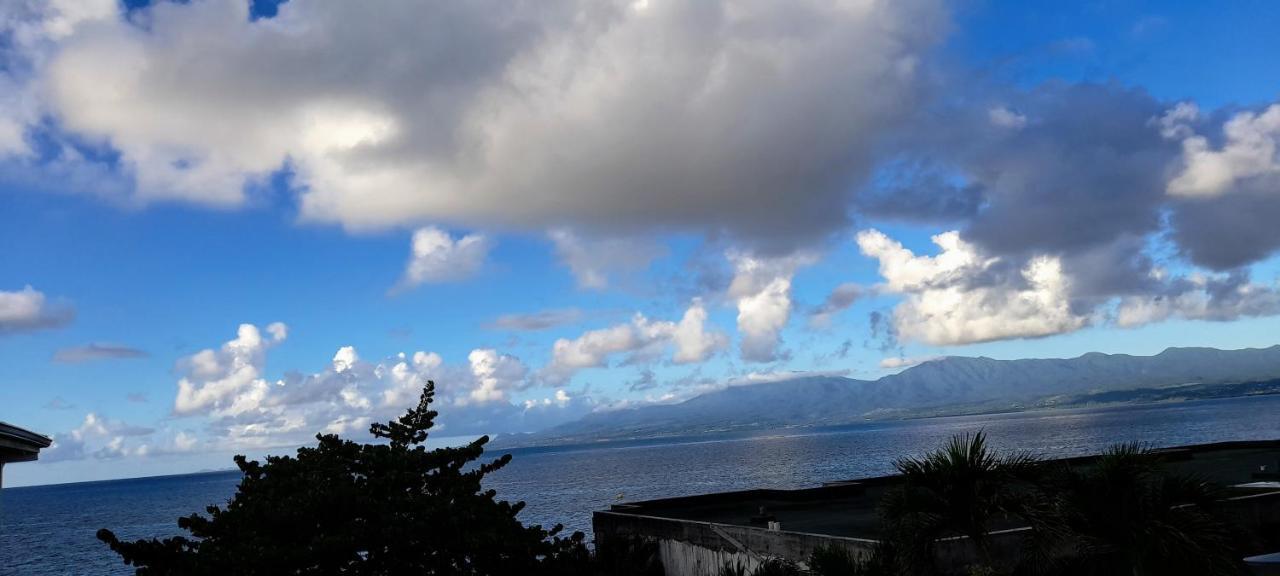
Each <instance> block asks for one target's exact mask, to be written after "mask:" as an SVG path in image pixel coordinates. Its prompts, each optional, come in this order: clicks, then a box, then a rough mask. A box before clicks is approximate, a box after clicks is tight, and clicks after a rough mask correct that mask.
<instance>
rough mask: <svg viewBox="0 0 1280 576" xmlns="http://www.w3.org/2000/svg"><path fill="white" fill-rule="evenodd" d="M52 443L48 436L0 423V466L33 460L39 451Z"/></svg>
mask: <svg viewBox="0 0 1280 576" xmlns="http://www.w3.org/2000/svg"><path fill="white" fill-rule="evenodd" d="M52 443H53V440H50V439H49V437H48V436H41V435H40V434H36V433H35V432H32V431H30V430H25V429H22V428H19V427H17V426H14V425H11V424H7V423H5V422H0V464H2V463H4V462H29V461H31V460H35V459H36V455H38V454H39V453H40V450H41V449H44V448H48V447H49V445H50V444H52Z"/></svg>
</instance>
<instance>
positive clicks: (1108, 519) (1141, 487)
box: [1056, 444, 1247, 576]
mask: <svg viewBox="0 0 1280 576" xmlns="http://www.w3.org/2000/svg"><path fill="white" fill-rule="evenodd" d="M1057 484H1058V490H1056V493H1057V494H1059V495H1060V498H1061V500H1060V501H1059V502H1057V511H1058V514H1059V516H1060V518H1061V520H1062V522H1063V523H1064V524H1065V525H1066V526H1067V527H1068V528H1069V533H1070V535H1071V538H1070V545H1071V554H1070V556H1069V557H1068V560H1067V562H1066V566H1064V567H1063V573H1064V574H1081V575H1096V576H1106V575H1112V574H1116V575H1119V574H1124V575H1133V576H1143V575H1157V574H1160V575H1179V574H1186V575H1193V574H1194V575H1203V576H1215V575H1226V574H1241V573H1242V571H1243V566H1242V565H1241V561H1240V558H1241V557H1242V556H1243V554H1242V553H1241V551H1240V550H1239V547H1240V544H1241V543H1242V542H1245V541H1247V538H1246V537H1245V535H1242V534H1241V533H1240V532H1239V531H1238V530H1236V529H1235V528H1234V527H1233V526H1232V524H1231V522H1230V521H1228V520H1227V519H1226V518H1225V517H1223V516H1222V515H1221V514H1220V513H1219V511H1218V509H1217V504H1216V503H1217V501H1218V500H1220V498H1219V494H1218V492H1217V490H1216V489H1215V488H1214V487H1213V486H1212V485H1211V484H1209V483H1208V482H1205V481H1203V480H1201V479H1199V478H1196V477H1193V476H1188V475H1180V474H1170V473H1165V472H1162V471H1161V469H1160V468H1159V466H1158V462H1157V461H1156V459H1155V457H1154V456H1153V455H1152V454H1151V452H1150V451H1148V450H1145V449H1143V448H1142V447H1140V446H1138V445H1136V444H1123V445H1119V446H1115V447H1112V448H1111V449H1110V450H1108V451H1107V452H1106V453H1104V454H1103V455H1102V456H1101V457H1100V458H1099V459H1098V460H1097V461H1096V462H1094V463H1092V464H1090V465H1087V466H1084V467H1081V468H1072V469H1067V470H1065V471H1064V472H1063V474H1062V475H1061V476H1060V478H1059V479H1058V481H1057Z"/></svg>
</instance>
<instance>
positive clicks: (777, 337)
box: [728, 252, 817, 362]
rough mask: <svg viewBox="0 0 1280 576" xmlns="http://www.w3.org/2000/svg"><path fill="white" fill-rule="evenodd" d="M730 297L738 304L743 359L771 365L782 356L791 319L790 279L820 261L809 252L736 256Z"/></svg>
mask: <svg viewBox="0 0 1280 576" xmlns="http://www.w3.org/2000/svg"><path fill="white" fill-rule="evenodd" d="M728 257H729V260H730V261H731V262H732V263H733V266H734V276H733V281H732V282H731V283H730V284H729V297H730V298H733V299H735V300H736V301H737V306H738V334H739V335H740V337H741V339H742V340H741V351H742V359H743V360H747V361H750V362H770V361H773V360H776V359H778V358H779V357H780V355H781V348H782V329H783V328H785V327H786V325H787V321H788V320H789V319H790V318H791V278H792V276H794V275H795V272H796V270H798V269H799V268H801V267H804V266H808V265H810V264H812V263H813V262H815V261H816V260H817V258H816V256H814V255H813V254H810V253H807V252H797V253H795V254H791V255H788V256H779V257H759V256H753V255H750V254H744V253H737V252H733V253H730V254H729V255H728Z"/></svg>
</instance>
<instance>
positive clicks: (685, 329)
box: [671, 299, 729, 364]
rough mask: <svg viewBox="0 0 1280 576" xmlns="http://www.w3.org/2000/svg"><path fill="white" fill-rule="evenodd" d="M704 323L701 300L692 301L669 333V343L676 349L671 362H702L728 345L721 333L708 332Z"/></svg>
mask: <svg viewBox="0 0 1280 576" xmlns="http://www.w3.org/2000/svg"><path fill="white" fill-rule="evenodd" d="M706 323H707V309H706V308H705V307H704V306H703V305H702V300H699V299H694V301H693V303H692V304H691V305H690V306H689V309H688V310H685V312H684V316H683V317H682V318H680V322H679V323H678V324H676V326H675V329H674V330H673V331H672V333H671V341H672V342H673V343H674V344H675V349H676V350H675V354H673V355H672V357H671V360H672V361H673V362H675V363H676V364H688V363H693V362H703V361H706V360H707V359H708V358H710V357H711V355H712V354H714V353H716V352H717V351H719V350H721V349H723V348H724V347H725V346H727V345H728V343H729V338H728V337H727V336H725V335H724V333H722V332H718V331H715V330H708V329H707V327H706Z"/></svg>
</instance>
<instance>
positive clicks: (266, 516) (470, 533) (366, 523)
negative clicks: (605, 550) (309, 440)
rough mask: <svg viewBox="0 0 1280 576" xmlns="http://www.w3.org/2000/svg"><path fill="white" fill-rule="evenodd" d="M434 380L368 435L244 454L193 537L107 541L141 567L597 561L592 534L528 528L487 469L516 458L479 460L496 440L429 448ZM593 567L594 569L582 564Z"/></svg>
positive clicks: (511, 568)
mask: <svg viewBox="0 0 1280 576" xmlns="http://www.w3.org/2000/svg"><path fill="white" fill-rule="evenodd" d="M434 393H435V384H434V383H433V382H428V383H427V384H426V386H425V387H424V389H423V392H422V396H421V399H420V400H419V402H418V405H417V407H415V408H413V409H412V410H409V411H408V412H407V413H406V414H405V415H404V416H402V417H400V418H399V419H398V420H396V421H391V422H387V423H377V424H374V425H373V426H372V427H371V428H370V432H371V433H372V434H373V435H374V436H375V437H377V438H378V439H380V440H381V441H379V442H376V443H371V444H358V443H355V442H352V441H350V440H343V439H340V438H338V437H337V436H336V435H317V436H316V439H317V440H318V442H319V443H318V444H317V445H316V446H314V447H305V448H300V449H299V450H298V451H297V456H296V457H295V456H271V457H268V458H267V459H266V462H265V463H259V462H257V461H249V460H247V459H246V458H245V457H243V456H236V458H235V462H236V465H237V466H238V467H239V468H240V471H241V472H242V473H243V479H242V480H241V482H240V485H239V487H238V489H237V491H236V494H235V496H234V497H233V499H232V500H231V501H230V503H228V504H227V505H226V507H225V508H223V507H218V506H210V507H209V508H207V513H208V515H207V516H205V515H200V514H192V515H190V516H187V517H184V518H179V519H178V526H179V527H180V528H182V529H184V530H186V531H187V532H189V533H190V535H191V537H190V538H188V537H185V536H177V537H173V538H167V539H163V540H156V539H151V540H139V541H136V542H122V541H120V540H119V539H118V538H117V537H116V535H115V534H113V533H112V532H111V531H110V530H107V529H102V530H99V531H98V538H99V539H100V540H102V541H104V542H106V543H107V544H108V545H110V546H111V549H112V550H114V551H115V552H116V553H118V554H119V555H120V556H121V557H122V558H123V559H124V561H125V563H126V564H131V565H133V566H135V567H136V568H137V571H136V572H137V574H139V575H140V576H141V575H170V574H184V575H214V574H217V575H224V574H241V575H246V576H252V575H272V576H276V575H282V574H298V575H321V574H352V575H398V574H406V575H407V574H413V575H415V576H418V575H445V574H447V575H467V576H471V575H474V576H487V575H506V574H532V575H537V574H550V573H553V572H554V573H557V574H559V573H562V572H565V571H566V570H567V569H570V570H569V571H577V570H572V568H574V567H577V565H580V564H582V563H583V562H586V561H588V560H589V559H590V553H589V552H588V551H587V550H586V547H585V545H584V544H583V535H582V533H580V532H576V533H574V534H573V535H572V536H570V537H568V538H562V537H560V536H559V535H558V534H559V532H560V530H561V527H560V526H559V525H557V526H555V527H554V528H551V529H550V530H546V529H543V528H542V527H540V526H524V525H523V524H522V523H521V522H520V521H519V520H518V519H517V515H518V514H519V513H520V511H521V509H522V508H523V507H524V503H523V502H518V503H515V504H512V503H509V502H505V501H501V500H498V499H496V497H495V496H496V494H495V492H494V491H493V490H486V489H485V488H484V487H483V486H482V480H483V479H484V477H485V475H487V474H489V473H491V472H494V471H496V470H498V469H500V468H502V467H503V466H505V465H506V464H507V463H508V462H510V460H511V457H510V455H506V456H503V457H501V458H498V459H496V460H493V461H490V462H487V463H479V462H478V460H479V459H480V458H481V456H482V454H483V452H484V445H485V443H487V442H488V440H489V439H488V437H481V438H479V439H477V440H476V441H474V442H472V443H470V444H468V445H466V446H461V447H455V448H437V449H433V450H428V449H427V448H426V447H425V446H424V443H425V442H426V440H427V435H428V431H429V430H430V428H431V427H432V425H433V423H434V420H435V417H436V415H437V413H436V412H435V411H434V410H431V409H430V405H431V402H432V399H433V396H434ZM580 570H581V571H582V573H586V572H585V570H586V569H585V568H580Z"/></svg>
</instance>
